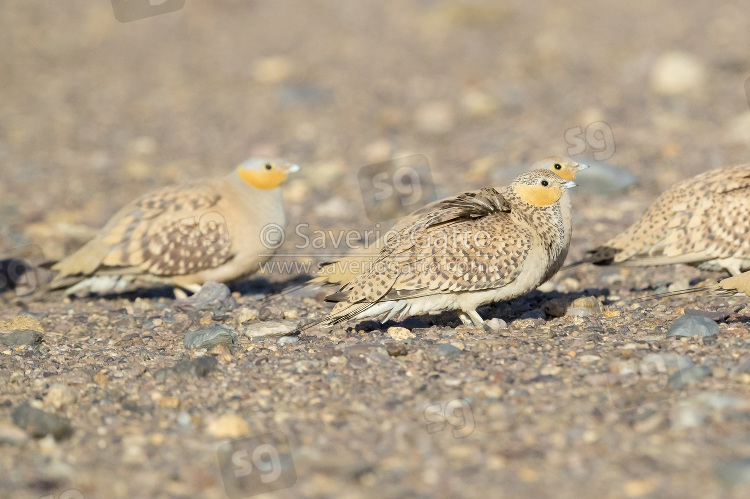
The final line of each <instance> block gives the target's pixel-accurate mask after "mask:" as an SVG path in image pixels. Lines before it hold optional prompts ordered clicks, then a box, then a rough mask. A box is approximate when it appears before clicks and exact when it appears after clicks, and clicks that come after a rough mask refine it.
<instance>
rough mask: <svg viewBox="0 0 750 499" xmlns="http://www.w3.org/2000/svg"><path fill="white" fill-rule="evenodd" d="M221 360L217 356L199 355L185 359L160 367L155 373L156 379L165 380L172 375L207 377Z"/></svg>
mask: <svg viewBox="0 0 750 499" xmlns="http://www.w3.org/2000/svg"><path fill="white" fill-rule="evenodd" d="M218 364H219V361H218V360H217V359H216V357H198V358H197V359H192V360H183V361H181V362H178V363H177V364H175V365H174V366H172V367H165V368H163V369H159V370H158V371H156V372H155V373H154V379H155V380H156V381H158V382H160V383H161V382H163V381H165V380H166V379H167V378H169V377H171V376H197V377H205V376H207V375H208V374H209V373H211V372H212V371H215V370H216V367H217V366H218Z"/></svg>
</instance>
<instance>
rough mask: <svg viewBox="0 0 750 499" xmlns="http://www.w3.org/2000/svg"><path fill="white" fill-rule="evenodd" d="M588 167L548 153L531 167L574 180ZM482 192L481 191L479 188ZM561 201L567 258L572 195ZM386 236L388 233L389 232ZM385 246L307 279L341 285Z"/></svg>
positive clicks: (405, 222)
mask: <svg viewBox="0 0 750 499" xmlns="http://www.w3.org/2000/svg"><path fill="white" fill-rule="evenodd" d="M588 167H589V166H588V165H586V164H583V163H578V162H576V161H574V160H572V159H570V158H567V157H565V156H548V157H546V158H544V159H542V160H540V161H537V162H536V163H534V164H533V166H532V168H531V169H546V170H550V171H553V172H555V173H556V174H557V175H559V176H560V177H562V178H563V179H565V180H569V181H574V180H575V179H576V176H577V175H578V172H579V171H581V170H585V169H586V168H588ZM504 189H506V187H502V188H498V191H499V192H501V193H502V192H503V190H504ZM476 192H479V191H476ZM441 202H442V201H436V202H434V203H430V204H429V205H427V206H425V207H423V208H421V209H419V210H417V211H415V212H414V213H412V214H411V215H408V216H406V217H404V218H402V219H401V220H400V221H398V222H397V223H396V225H394V226H393V228H392V229H391V230H390V231H389V232H388V234H392V233H394V232H398V231H400V230H402V229H404V228H407V227H409V226H410V225H412V224H413V223H414V222H415V221H416V220H417V219H418V218H419V217H420V216H421V215H422V214H424V213H426V212H429V211H430V210H432V209H434V208H435V207H436V206H437V205H438V204H440V203H441ZM560 204H561V205H562V206H563V213H565V214H566V215H565V218H564V220H563V223H564V226H565V237H566V238H567V239H566V240H565V244H564V246H565V251H564V252H563V253H562V254H561V255H560V258H561V259H562V260H563V261H564V260H565V257H566V256H567V248H568V246H569V242H570V236H571V234H572V230H571V225H572V221H571V216H570V213H571V211H570V195H569V193H568V192H567V190H566V191H564V192H563V197H562V199H561V200H560ZM386 235H387V234H386ZM383 246H384V241H383V240H382V239H381V240H380V241H378V242H377V243H376V244H374V245H372V246H368V247H362V248H358V249H356V250H354V251H352V253H351V254H349V255H347V256H345V257H343V258H341V259H339V260H336V261H332V262H326V263H324V264H322V266H321V270H320V273H319V274H320V275H318V276H317V277H315V278H314V279H311V280H310V281H308V283H307V284H311V285H329V284H330V285H339V286H340V285H342V284H345V283H347V282H349V281H351V280H352V279H354V278H355V277H356V276H357V275H359V274H360V273H361V272H363V271H365V270H366V269H367V268H368V267H369V266H371V265H372V264H373V263H374V262H375V261H377V259H378V255H379V253H380V250H381V249H382V248H383Z"/></svg>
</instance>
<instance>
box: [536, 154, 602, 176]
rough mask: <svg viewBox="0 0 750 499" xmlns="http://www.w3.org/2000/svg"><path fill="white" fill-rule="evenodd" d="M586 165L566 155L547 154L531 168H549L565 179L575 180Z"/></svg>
mask: <svg viewBox="0 0 750 499" xmlns="http://www.w3.org/2000/svg"><path fill="white" fill-rule="evenodd" d="M588 167H589V165H586V164H583V163H578V162H576V161H573V160H572V159H570V158H568V157H566V156H548V157H546V158H544V159H542V160H539V161H537V162H536V163H534V165H533V166H532V168H533V169H542V170H551V171H553V172H555V173H557V174H558V175H559V176H561V177H562V178H564V179H565V180H575V179H576V175H578V172H580V171H581V170H585V169H586V168H588Z"/></svg>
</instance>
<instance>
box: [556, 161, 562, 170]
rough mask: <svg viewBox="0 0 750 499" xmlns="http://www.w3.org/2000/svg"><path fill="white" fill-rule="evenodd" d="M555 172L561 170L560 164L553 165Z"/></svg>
mask: <svg viewBox="0 0 750 499" xmlns="http://www.w3.org/2000/svg"><path fill="white" fill-rule="evenodd" d="M554 166H555V170H562V165H561V164H560V163H555V165H554Z"/></svg>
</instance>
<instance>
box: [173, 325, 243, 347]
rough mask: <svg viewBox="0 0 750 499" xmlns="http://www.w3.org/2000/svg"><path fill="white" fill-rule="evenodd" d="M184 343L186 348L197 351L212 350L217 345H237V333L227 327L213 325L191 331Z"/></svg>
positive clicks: (186, 335)
mask: <svg viewBox="0 0 750 499" xmlns="http://www.w3.org/2000/svg"><path fill="white" fill-rule="evenodd" d="M182 343H183V344H184V345H185V347H186V348H189V349H190V350H195V349H198V348H206V349H209V350H210V349H211V348H213V347H215V346H216V345H222V344H223V345H231V346H235V345H237V333H235V332H234V331H232V330H231V329H229V328H228V327H225V326H220V325H218V324H217V325H213V326H208V327H198V328H196V329H191V330H190V331H188V332H187V333H186V334H185V337H184V338H183V340H182Z"/></svg>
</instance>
